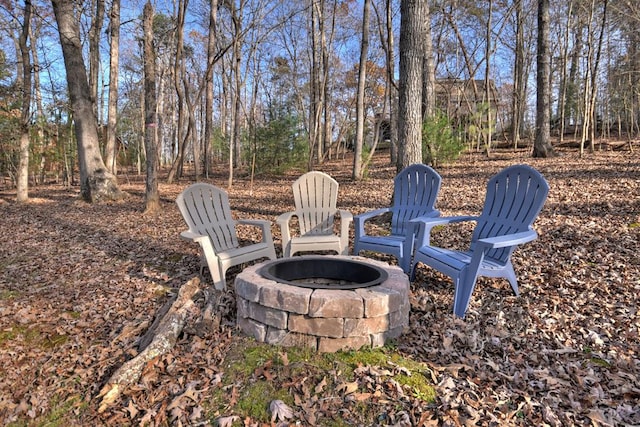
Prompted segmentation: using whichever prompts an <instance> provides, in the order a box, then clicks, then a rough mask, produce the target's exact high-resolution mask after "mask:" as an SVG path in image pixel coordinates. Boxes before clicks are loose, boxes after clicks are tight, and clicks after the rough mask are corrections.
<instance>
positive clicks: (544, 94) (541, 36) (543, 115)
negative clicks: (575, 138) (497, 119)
mask: <svg viewBox="0 0 640 427" xmlns="http://www.w3.org/2000/svg"><path fill="white" fill-rule="evenodd" d="M537 64H538V68H537V70H536V77H537V79H536V81H537V84H538V90H537V92H536V95H537V96H536V137H535V141H534V143H533V157H552V156H554V155H555V150H554V149H553V147H552V146H551V141H550V139H551V127H550V123H549V119H550V117H549V116H550V113H549V97H550V93H549V92H550V90H551V86H550V75H551V59H550V57H549V0H538V52H537Z"/></svg>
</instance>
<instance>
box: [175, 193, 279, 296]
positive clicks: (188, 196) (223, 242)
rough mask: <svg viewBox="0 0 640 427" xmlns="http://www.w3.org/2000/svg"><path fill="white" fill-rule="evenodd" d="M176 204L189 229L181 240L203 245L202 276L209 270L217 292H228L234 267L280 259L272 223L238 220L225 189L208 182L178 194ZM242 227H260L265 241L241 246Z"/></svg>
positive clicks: (257, 220)
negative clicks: (238, 227)
mask: <svg viewBox="0 0 640 427" xmlns="http://www.w3.org/2000/svg"><path fill="white" fill-rule="evenodd" d="M176 203H177V205H178V209H180V213H181V214H182V217H183V218H184V221H185V222H186V223H187V226H188V227H189V229H188V230H186V231H183V232H182V233H180V237H182V238H183V239H185V240H189V241H191V242H196V243H198V244H200V248H201V262H200V274H202V273H203V271H204V268H205V267H207V268H208V269H209V272H210V273H211V278H212V279H213V284H214V286H215V288H216V289H221V290H222V289H226V281H225V274H226V271H227V270H228V269H229V268H230V267H233V266H234V265H239V264H243V263H245V262H249V261H255V260H258V259H260V258H269V259H276V250H275V247H274V245H273V238H272V236H271V221H267V220H261V219H239V220H234V219H233V217H232V215H231V207H230V206H229V196H228V195H227V193H226V192H225V191H224V190H222V189H220V188H218V187H215V186H213V185H211V184H207V183H196V184H192V185H190V186H188V187H187V188H185V189H184V191H182V193H180V194H179V195H178V198H177V199H176ZM238 224H244V225H251V226H255V227H258V228H260V229H261V231H262V240H261V241H260V242H253V243H251V244H246V245H242V246H241V245H240V242H239V241H238V236H237V233H236V225H238Z"/></svg>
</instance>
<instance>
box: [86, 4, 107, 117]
mask: <svg viewBox="0 0 640 427" xmlns="http://www.w3.org/2000/svg"><path fill="white" fill-rule="evenodd" d="M91 7H92V12H94V11H95V16H93V20H92V22H91V29H90V30H89V90H90V93H91V98H92V99H93V101H94V106H95V108H96V117H97V118H99V117H100V111H99V109H98V108H97V105H98V104H97V102H98V78H99V73H100V35H101V33H102V24H103V22H104V0H93V1H92V2H91ZM98 124H100V121H98Z"/></svg>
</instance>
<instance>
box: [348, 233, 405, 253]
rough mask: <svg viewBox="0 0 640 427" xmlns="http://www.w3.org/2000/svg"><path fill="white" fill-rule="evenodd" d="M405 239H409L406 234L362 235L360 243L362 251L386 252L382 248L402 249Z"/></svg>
mask: <svg viewBox="0 0 640 427" xmlns="http://www.w3.org/2000/svg"><path fill="white" fill-rule="evenodd" d="M405 240H407V237H406V236H393V235H389V236H362V237H361V238H360V240H359V241H358V243H359V248H360V250H361V251H367V250H371V251H375V252H384V251H382V248H387V249H389V250H392V249H394V248H396V249H401V248H402V245H404V242H405Z"/></svg>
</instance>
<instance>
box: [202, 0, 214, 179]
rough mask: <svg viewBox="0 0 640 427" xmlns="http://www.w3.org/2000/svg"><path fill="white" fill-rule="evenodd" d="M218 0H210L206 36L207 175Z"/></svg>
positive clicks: (205, 144)
mask: <svg viewBox="0 0 640 427" xmlns="http://www.w3.org/2000/svg"><path fill="white" fill-rule="evenodd" d="M217 20H218V0H210V7H209V34H208V37H207V63H208V64H207V71H206V73H205V118H204V153H203V154H204V174H205V176H206V177H207V178H208V177H209V167H210V159H209V152H210V150H209V147H210V146H211V140H212V135H213V63H214V58H215V54H216V27H217V25H216V23H217Z"/></svg>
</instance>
